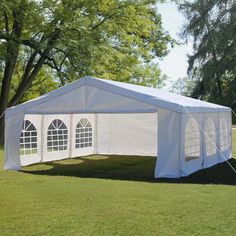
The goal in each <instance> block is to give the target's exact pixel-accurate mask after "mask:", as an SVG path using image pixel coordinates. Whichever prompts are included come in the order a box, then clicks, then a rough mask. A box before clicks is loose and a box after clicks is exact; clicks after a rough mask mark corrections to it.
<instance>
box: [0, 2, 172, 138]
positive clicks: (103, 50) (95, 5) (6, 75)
mask: <svg viewBox="0 0 236 236" xmlns="http://www.w3.org/2000/svg"><path fill="white" fill-rule="evenodd" d="M155 4H156V1H155V0H123V1H117V0H94V1H89V0H80V1H74V0H61V1H57V0H42V1H38V0H37V1H36V0H11V1H8V0H1V2H0V75H1V74H2V78H1V79H0V81H1V92H0V115H1V114H3V113H4V111H5V110H6V108H7V107H9V106H13V105H16V104H18V103H19V102H20V101H22V99H23V97H24V94H25V93H26V91H28V90H29V89H30V88H32V85H33V84H34V81H35V80H36V79H37V76H38V75H39V73H40V72H41V71H42V70H43V71H44V72H47V73H48V74H50V76H49V77H50V78H53V79H54V80H55V81H57V82H58V83H59V84H60V85H63V84H65V83H68V82H70V81H72V80H74V79H78V78H80V77H81V76H83V75H95V76H101V77H104V78H108V79H115V80H121V81H128V82H136V83H139V81H140V80H142V81H144V80H145V79H146V78H145V76H143V73H141V71H142V70H147V66H146V65H147V64H148V63H149V62H150V61H151V60H152V59H153V58H155V57H163V56H164V55H165V54H166V53H167V44H168V43H169V42H170V41H171V39H170V37H169V35H168V34H167V33H166V32H164V31H163V29H162V26H161V17H160V15H159V14H158V13H157V9H156V7H155ZM151 67H152V68H154V67H156V69H155V71H158V68H157V65H151V66H149V70H150V68H151ZM16 74H18V79H17V82H16V81H14V79H13V78H14V77H16ZM135 75H138V77H137V78H134V76H135ZM156 76H157V74H156ZM156 82H157V79H155V80H153V81H150V80H149V81H148V83H149V85H152V86H155V83H156ZM11 92H13V94H11ZM23 100H24V99H23ZM3 129H4V116H3V117H2V118H1V119H0V143H2V142H3Z"/></svg>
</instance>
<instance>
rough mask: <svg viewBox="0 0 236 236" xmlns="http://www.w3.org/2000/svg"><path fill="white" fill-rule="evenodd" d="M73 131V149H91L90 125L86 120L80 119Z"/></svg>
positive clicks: (91, 134)
mask: <svg viewBox="0 0 236 236" xmlns="http://www.w3.org/2000/svg"><path fill="white" fill-rule="evenodd" d="M75 131H76V134H75V148H85V147H92V136H93V133H92V125H91V123H90V122H89V121H88V120H87V119H86V118H82V119H80V121H79V122H78V124H77V126H76V130H75ZM88 137H90V138H88Z"/></svg>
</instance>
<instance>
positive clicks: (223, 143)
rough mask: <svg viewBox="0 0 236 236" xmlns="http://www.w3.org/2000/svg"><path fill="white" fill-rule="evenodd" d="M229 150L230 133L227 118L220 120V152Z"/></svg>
mask: <svg viewBox="0 0 236 236" xmlns="http://www.w3.org/2000/svg"><path fill="white" fill-rule="evenodd" d="M228 148H229V132H228V125H227V122H226V120H225V118H223V117H221V118H220V150H221V151H225V150H227V149H228Z"/></svg>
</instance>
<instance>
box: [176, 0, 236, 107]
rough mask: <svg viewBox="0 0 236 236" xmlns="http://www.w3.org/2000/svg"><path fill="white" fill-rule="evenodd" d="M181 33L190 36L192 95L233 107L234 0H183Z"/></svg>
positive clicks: (235, 97) (235, 87)
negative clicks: (184, 17)
mask: <svg viewBox="0 0 236 236" xmlns="http://www.w3.org/2000/svg"><path fill="white" fill-rule="evenodd" d="M180 10H181V11H182V12H183V13H184V14H185V16H186V24H185V26H184V28H183V32H182V35H183V36H184V37H185V38H189V36H190V37H191V40H193V48H194V53H193V54H192V55H191V56H190V57H189V68H188V72H189V76H191V78H192V79H193V80H194V82H195V86H194V89H193V91H192V96H193V97H202V98H204V99H207V100H209V101H213V102H217V103H220V104H224V105H227V106H230V107H232V108H233V109H236V92H235V91H236V66H235V65H236V53H235V52H236V2H235V1H234V0H209V1H204V0H195V1H184V2H183V3H182V4H181V5H180Z"/></svg>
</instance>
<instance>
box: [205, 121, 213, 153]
mask: <svg viewBox="0 0 236 236" xmlns="http://www.w3.org/2000/svg"><path fill="white" fill-rule="evenodd" d="M205 132H206V135H205V140H206V155H207V156H212V155H214V154H215V153H216V129H215V125H214V123H213V121H212V120H211V119H207V122H206V127H205Z"/></svg>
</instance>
